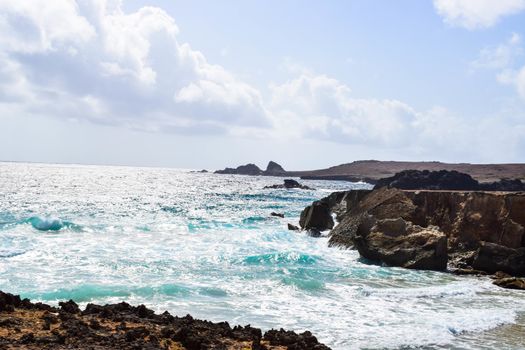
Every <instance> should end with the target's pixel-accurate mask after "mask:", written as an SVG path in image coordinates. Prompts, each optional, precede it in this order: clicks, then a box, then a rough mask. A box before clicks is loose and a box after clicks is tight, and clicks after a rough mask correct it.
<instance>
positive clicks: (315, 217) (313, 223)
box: [299, 201, 334, 231]
mask: <svg viewBox="0 0 525 350" xmlns="http://www.w3.org/2000/svg"><path fill="white" fill-rule="evenodd" d="M299 225H301V228H302V229H304V230H311V229H313V230H317V231H324V230H329V229H332V228H333V227H334V219H333V218H332V214H331V212H330V208H329V206H328V204H327V203H325V202H321V201H316V202H313V203H312V205H309V206H307V207H306V208H304V210H303V211H302V212H301V217H300V219H299Z"/></svg>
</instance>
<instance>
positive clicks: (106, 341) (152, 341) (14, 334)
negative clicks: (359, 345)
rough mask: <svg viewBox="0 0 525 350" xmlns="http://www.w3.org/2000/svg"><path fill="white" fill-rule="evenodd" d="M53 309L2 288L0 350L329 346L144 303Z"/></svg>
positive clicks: (321, 348)
mask: <svg viewBox="0 0 525 350" xmlns="http://www.w3.org/2000/svg"><path fill="white" fill-rule="evenodd" d="M60 305H61V306H60V308H55V307H52V306H49V305H45V304H41V303H31V302H30V301H29V300H27V299H24V300H21V299H20V297H19V296H16V295H12V294H9V293H3V292H1V291H0V348H1V349H100V350H102V349H177V350H184V349H187V350H203V349H232V350H233V349H253V350H256V349H258V350H264V349H268V350H270V349H275V350H277V349H279V350H282V349H297V350H309V349H317V350H326V349H329V348H328V347H327V346H325V345H323V344H320V343H319V342H318V341H317V339H316V338H315V337H314V336H313V335H312V334H311V333H310V332H304V333H301V334H297V333H295V332H290V331H285V330H283V329H281V330H278V331H277V330H270V331H268V332H266V333H265V334H264V335H263V333H262V332H261V330H260V329H258V328H253V327H250V326H245V327H241V326H236V327H233V328H232V327H230V325H229V324H228V323H227V322H220V323H213V322H209V321H202V320H197V319H194V318H193V317H191V316H190V315H187V316H185V317H182V318H181V317H174V316H172V315H170V314H169V313H168V312H164V313H162V314H160V315H157V314H155V313H154V312H153V311H152V310H149V309H148V308H146V307H145V306H144V305H139V306H137V307H134V306H131V305H129V304H127V303H119V304H113V305H105V306H100V305H94V304H88V305H87V306H86V308H85V310H83V311H81V310H80V309H79V307H78V305H76V303H75V302H73V301H71V300H70V301H68V302H65V303H60Z"/></svg>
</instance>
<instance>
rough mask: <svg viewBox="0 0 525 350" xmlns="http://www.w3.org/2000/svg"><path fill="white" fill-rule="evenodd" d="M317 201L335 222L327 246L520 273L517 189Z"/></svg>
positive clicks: (523, 232)
mask: <svg viewBox="0 0 525 350" xmlns="http://www.w3.org/2000/svg"><path fill="white" fill-rule="evenodd" d="M319 203H322V205H324V206H326V207H327V208H328V212H331V213H336V214H337V216H338V219H339V224H338V225H337V226H335V227H334V228H333V229H332V230H331V231H330V241H329V243H330V245H335V246H343V247H347V248H350V247H352V248H356V249H358V250H359V253H360V254H361V255H362V256H363V257H365V258H368V259H371V260H376V261H381V262H383V263H386V264H388V265H394V266H404V267H409V268H422V269H432V270H443V269H445V268H446V266H447V264H448V265H449V267H454V268H471V269H476V270H480V271H485V272H489V273H494V272H496V271H503V272H506V273H509V274H512V275H515V276H525V229H524V227H525V193H523V192H512V193H510V192H470V191H428V190H422V191H406V190H399V189H393V188H381V189H376V190H359V191H347V192H337V193H334V194H332V195H331V196H329V197H326V198H324V199H322V200H321V201H319ZM316 221H317V222H319V221H322V220H320V219H319V218H316ZM307 225H308V223H307V222H302V226H303V227H306V226H307ZM327 228H329V227H327ZM325 229H326V228H325Z"/></svg>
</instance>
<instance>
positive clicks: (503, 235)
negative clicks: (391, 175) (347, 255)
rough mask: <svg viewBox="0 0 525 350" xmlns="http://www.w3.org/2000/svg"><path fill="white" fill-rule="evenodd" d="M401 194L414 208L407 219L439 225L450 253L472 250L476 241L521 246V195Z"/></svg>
mask: <svg viewBox="0 0 525 350" xmlns="http://www.w3.org/2000/svg"><path fill="white" fill-rule="evenodd" d="M404 195H405V196H407V197H408V198H410V199H411V200H412V202H413V203H414V204H415V206H416V210H414V212H413V213H412V214H411V215H410V218H409V219H410V220H411V221H413V222H414V223H417V224H419V225H422V226H427V225H436V226H439V227H440V228H441V230H443V232H445V234H446V235H447V236H448V238H449V246H450V248H451V250H452V251H454V250H456V249H458V248H459V249H460V250H461V249H464V247H472V248H475V247H477V246H478V245H479V242H480V241H485V242H491V243H496V244H500V245H503V246H505V247H509V248H519V247H521V246H523V243H524V242H523V241H524V240H523V237H524V226H525V214H524V210H525V194H523V193H512V194H510V193H498V192H492V193H489V192H432V191H410V192H409V191H407V192H404Z"/></svg>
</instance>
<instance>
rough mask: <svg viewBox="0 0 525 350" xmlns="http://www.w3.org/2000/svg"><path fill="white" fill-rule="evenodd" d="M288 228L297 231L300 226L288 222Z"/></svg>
mask: <svg viewBox="0 0 525 350" xmlns="http://www.w3.org/2000/svg"><path fill="white" fill-rule="evenodd" d="M288 230H290V231H299V230H300V228H299V227H298V226H295V225H292V224H288Z"/></svg>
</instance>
